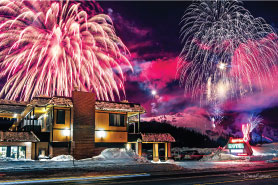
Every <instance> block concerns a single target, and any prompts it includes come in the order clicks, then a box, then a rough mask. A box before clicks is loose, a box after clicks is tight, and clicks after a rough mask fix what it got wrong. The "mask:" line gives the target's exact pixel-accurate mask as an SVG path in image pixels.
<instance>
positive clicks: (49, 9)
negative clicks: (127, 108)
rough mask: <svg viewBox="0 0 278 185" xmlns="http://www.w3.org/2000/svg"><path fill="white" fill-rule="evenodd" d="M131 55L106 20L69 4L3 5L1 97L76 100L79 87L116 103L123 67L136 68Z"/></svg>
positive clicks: (0, 22) (4, 2) (6, 0)
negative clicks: (132, 64)
mask: <svg viewBox="0 0 278 185" xmlns="http://www.w3.org/2000/svg"><path fill="white" fill-rule="evenodd" d="M92 12H94V10H93V11H92ZM126 54H128V50H127V48H126V47H125V45H124V44H123V43H122V41H121V39H120V38H119V37H117V35H116V33H115V30H114V27H113V23H112V20H111V18H110V17H109V16H107V15H104V14H92V13H91V12H90V13H87V12H86V11H84V10H82V8H81V6H80V4H78V3H72V2H70V3H69V2H68V1H66V2H65V1H60V2H56V1H12V0H1V1H0V67H1V73H0V75H1V78H2V80H3V79H4V80H6V83H5V85H4V87H3V89H2V91H1V96H2V97H5V98H7V99H20V100H29V99H30V98H32V97H34V96H38V95H47V96H54V95H58V96H71V92H72V90H73V89H75V88H76V87H77V88H78V89H79V90H83V91H88V92H95V93H96V95H97V97H98V98H99V99H105V100H109V99H112V100H114V98H115V97H114V93H116V94H117V96H118V97H119V96H120V91H121V90H123V92H124V86H123V81H124V76H123V66H128V68H130V69H132V67H131V65H130V62H129V60H128V58H127V57H126Z"/></svg>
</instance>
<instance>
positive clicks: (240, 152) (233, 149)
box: [226, 126, 253, 156]
mask: <svg viewBox="0 0 278 185" xmlns="http://www.w3.org/2000/svg"><path fill="white" fill-rule="evenodd" d="M247 127H248V126H247ZM247 129H248V128H247ZM244 140H246V138H245V139H244V138H232V137H230V139H229V141H228V144H227V145H226V147H227V148H228V149H229V151H230V154H234V155H237V156H251V155H252V154H253V150H252V148H251V146H250V144H249V142H248V141H247V142H246V141H244Z"/></svg>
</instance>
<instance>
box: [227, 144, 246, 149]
mask: <svg viewBox="0 0 278 185" xmlns="http://www.w3.org/2000/svg"><path fill="white" fill-rule="evenodd" d="M243 148H244V143H231V144H228V149H243Z"/></svg>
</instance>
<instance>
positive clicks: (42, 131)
mask: <svg viewBox="0 0 278 185" xmlns="http://www.w3.org/2000/svg"><path fill="white" fill-rule="evenodd" d="M143 113H145V110H144V108H143V107H142V106H141V105H139V104H135V103H128V102H109V101H98V100H96V98H95V94H93V93H87V92H79V91H74V92H73V96H72V97H70V98H69V97H35V98H33V99H32V100H31V101H30V102H15V101H8V100H1V101H0V119H2V120H8V122H9V123H10V126H7V128H9V129H8V130H9V131H12V132H17V133H19V132H26V133H30V132H32V133H34V134H35V135H36V137H37V138H38V140H37V141H36V142H31V145H32V156H31V158H32V159H39V158H40V157H44V156H50V157H54V156H58V155H62V154H71V155H73V156H74V157H75V158H76V159H82V158H89V157H92V156H94V155H98V154H99V153H100V152H101V151H102V150H103V149H105V148H107V147H124V146H125V145H126V144H127V143H128V130H129V125H132V126H133V127H134V128H135V127H136V128H138V127H139V122H140V115H141V114H143ZM0 123H1V120H0ZM7 125H8V124H7ZM19 142H20V141H19ZM0 146H1V143H0Z"/></svg>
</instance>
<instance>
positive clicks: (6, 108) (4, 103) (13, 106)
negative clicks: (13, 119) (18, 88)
mask: <svg viewBox="0 0 278 185" xmlns="http://www.w3.org/2000/svg"><path fill="white" fill-rule="evenodd" d="M26 106H27V102H18V101H14V100H6V99H0V113H6V114H21V113H22V112H23V111H24V110H25V108H26Z"/></svg>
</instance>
